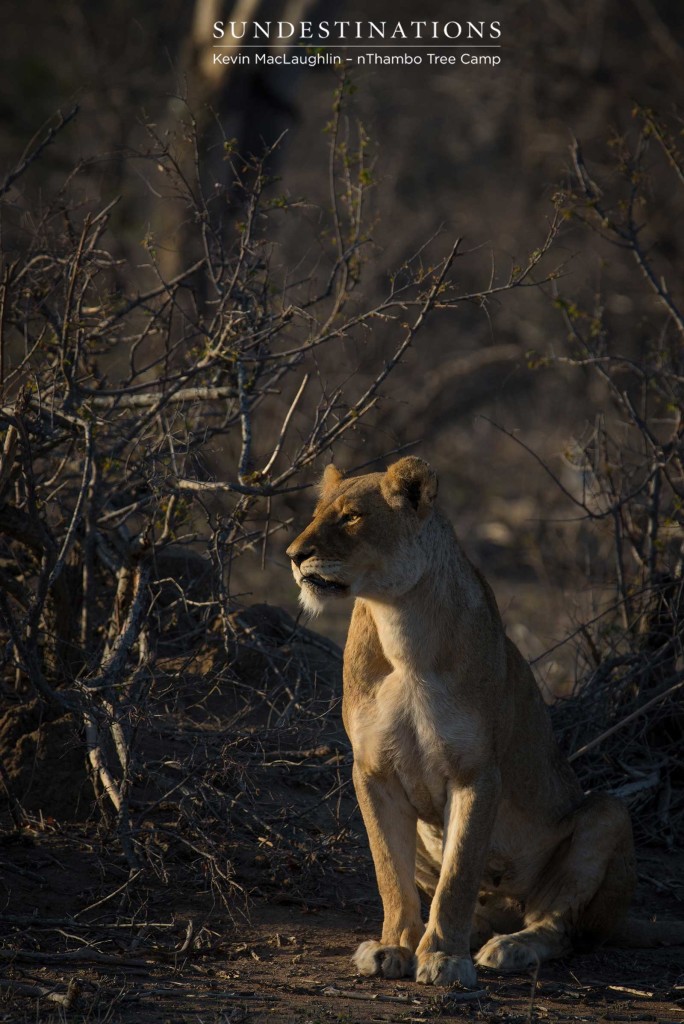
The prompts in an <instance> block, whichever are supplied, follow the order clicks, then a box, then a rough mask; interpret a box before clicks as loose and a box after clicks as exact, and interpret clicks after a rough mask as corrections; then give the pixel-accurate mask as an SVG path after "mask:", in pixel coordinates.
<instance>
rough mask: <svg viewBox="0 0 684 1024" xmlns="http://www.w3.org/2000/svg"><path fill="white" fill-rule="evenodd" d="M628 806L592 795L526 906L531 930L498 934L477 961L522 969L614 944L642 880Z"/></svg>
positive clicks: (506, 969)
mask: <svg viewBox="0 0 684 1024" xmlns="http://www.w3.org/2000/svg"><path fill="white" fill-rule="evenodd" d="M635 877H636V876H635V870H634V848H633V843H632V828H631V824H630V820H629V814H628V812H627V810H626V808H625V807H624V806H623V804H622V803H620V801H619V800H616V799H615V798H614V797H610V796H607V795H603V794H594V795H592V796H590V797H588V798H587V799H586V800H585V801H584V803H583V804H582V805H581V807H580V808H579V809H578V810H577V811H576V812H575V814H574V824H573V828H572V832H571V833H570V834H569V836H568V838H567V839H566V840H564V841H563V843H561V845H560V846H559V847H558V849H557V850H556V852H555V854H554V855H553V857H552V858H551V860H550V862H549V864H548V865H547V867H546V868H545V870H544V871H543V872H542V874H541V876H540V879H539V881H538V883H537V885H536V887H535V889H534V890H533V891H532V892H531V893H530V894H529V896H528V898H527V900H526V901H525V927H524V928H522V929H521V930H520V931H517V932H513V933H512V934H510V935H497V936H494V938H492V939H490V940H489V941H488V942H487V943H485V945H484V946H483V947H482V949H481V950H480V952H479V955H478V957H477V963H478V964H480V965H481V966H483V967H491V968H493V969H495V970H499V971H519V970H526V969H528V968H531V967H534V966H536V965H537V964H539V963H543V962H544V961H545V960H553V959H555V958H557V957H560V956H564V955H565V954H566V953H569V952H570V951H571V949H572V948H573V946H575V945H587V944H590V945H596V944H597V943H599V942H602V941H604V940H605V939H607V938H608V937H609V936H610V934H611V932H612V931H613V930H614V929H615V927H616V926H617V925H618V924H619V923H620V921H621V920H622V918H623V917H624V916H625V914H626V912H627V908H628V906H629V902H630V899H631V897H632V891H633V889H634V882H635Z"/></svg>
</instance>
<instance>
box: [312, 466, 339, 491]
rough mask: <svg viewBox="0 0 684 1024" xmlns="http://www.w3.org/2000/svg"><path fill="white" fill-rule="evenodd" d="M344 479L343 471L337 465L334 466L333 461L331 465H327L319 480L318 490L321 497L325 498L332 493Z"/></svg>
mask: <svg viewBox="0 0 684 1024" xmlns="http://www.w3.org/2000/svg"><path fill="white" fill-rule="evenodd" d="M343 480H344V473H341V472H340V470H339V469H338V468H337V466H333V464H332V462H331V463H330V465H329V466H326V467H325V469H324V470H323V476H322V477H321V479H320V480H319V481H318V486H317V488H316V489H317V491H318V497H319V498H325V497H326V496H327V495H328V494H332V492H333V491H334V490H335V488H336V487H339V485H340V484H341V482H342V481H343Z"/></svg>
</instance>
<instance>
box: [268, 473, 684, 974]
mask: <svg viewBox="0 0 684 1024" xmlns="http://www.w3.org/2000/svg"><path fill="white" fill-rule="evenodd" d="M436 496H437V477H436V475H435V473H434V472H433V470H432V469H431V468H430V466H429V465H428V464H427V463H426V462H423V461H422V460H421V459H418V458H412V457H411V458H403V459H400V460H399V461H398V462H396V463H395V464H394V465H393V466H391V467H390V468H389V469H388V470H387V472H386V473H369V474H367V475H364V476H358V477H351V478H349V479H345V478H344V477H343V475H342V474H341V473H340V472H339V471H338V470H337V469H336V468H335V467H334V466H329V467H328V468H327V469H326V471H325V473H324V475H323V479H322V481H321V485H320V499H319V502H318V504H317V506H316V510H315V513H314V518H313V520H312V522H311V524H310V525H309V526H307V528H306V529H305V530H304V531H303V533H301V534H300V535H299V537H297V539H296V540H295V541H294V542H293V543H292V544H291V545H290V546H289V548H288V550H287V554H288V556H289V557H290V558H291V560H292V569H293V573H294V576H295V579H296V581H297V583H298V584H299V586H300V588H301V594H300V599H301V603H302V605H303V606H304V608H305V609H307V610H308V611H309V612H311V613H316V612H317V611H319V610H320V608H321V607H322V606H323V604H324V603H325V602H326V601H329V600H332V599H335V598H340V597H345V596H347V595H351V596H353V597H355V598H356V601H355V604H354V611H353V614H352V620H351V626H350V628H349V636H348V639H347V644H346V647H345V652H344V702H343V717H344V723H345V728H346V730H347V732H348V734H349V738H350V740H351V743H352V746H353V750H354V769H353V778H354V786H355V788H356V793H357V796H358V800H359V804H360V806H361V811H362V813H363V819H364V822H365V825H366V829H367V831H368V839H369V842H370V847H371V852H372V855H373V861H374V863H375V871H376V875H377V881H378V888H379V890H380V896H381V898H382V903H383V909H384V924H383V929H382V937H381V939H380V941H379V942H377V941H374V940H370V941H367V942H363V943H362V944H361V945H360V946H359V948H358V950H357V951H356V954H355V956H354V962H355V964H356V966H357V968H358V970H359V971H360V973H361V974H366V975H374V974H382V975H384V977H386V978H399V977H402V976H406V975H408V976H412V975H413V974H414V972H415V978H416V980H417V981H420V982H424V983H428V984H429V983H433V984H440V985H448V984H451V983H453V982H460V983H461V984H463V985H466V986H473V985H475V983H476V975H475V968H474V966H473V961H472V958H471V949H477V950H479V952H478V954H477V963H478V964H481V965H483V966H486V967H493V968H496V969H497V970H500V971H509V970H520V969H525V968H529V967H530V966H533V965H536V964H538V963H539V962H541V961H544V960H548V959H550V958H553V957H558V956H561V955H563V954H565V953H567V952H568V951H569V950H570V949H571V948H572V946H573V944H574V943H576V942H580V941H581V942H582V944H586V943H596V942H600V941H602V940H605V939H610V938H611V937H612V938H619V939H620V940H621V941H622V942H623V943H625V942H626V943H628V944H643V945H653V944H655V943H656V942H673V943H674V942H677V941H683V940H684V929H683V928H682V926H681V925H678V924H677V923H673V924H672V925H670V926H669V930H668V926H663V925H661V926H660V927H659V928H658V927H657V926H651V928H650V931H649V927H648V925H647V924H646V922H644V923H639V922H632V923H631V924H630V923H629V922H627V920H626V912H627V907H628V905H629V902H630V897H631V895H632V889H633V886H634V881H635V869H634V848H633V843H632V831H631V826H630V821H629V815H628V813H627V811H626V809H625V808H624V807H623V805H622V804H621V803H620V802H619V801H618V800H616V799H615V798H613V797H610V796H607V795H598V794H597V795H592V796H589V797H585V796H583V794H582V790H581V789H580V786H579V783H578V781H577V778H576V777H575V775H574V773H573V771H572V769H571V768H570V766H569V765H568V764H567V762H566V761H565V760H564V759H563V757H562V756H561V754H560V751H559V749H558V747H557V746H556V743H555V740H554V738H553V735H552V732H551V725H550V720H549V715H548V712H547V710H546V707H545V705H544V702H543V700H542V698H541V696H540V693H539V690H538V688H537V686H536V684H535V681H534V678H533V676H532V673H531V671H530V669H529V667H528V665H527V663H526V662H525V661H524V659H523V657H522V656H521V654H520V653H519V651H518V650H517V648H516V647H515V645H514V644H513V643H512V642H511V641H510V640H509V639H508V638H507V637H506V635H505V633H504V628H503V625H502V622H501V618H500V616H499V611H498V609H497V606H496V601H495V599H494V595H493V593H492V591H491V589H490V587H489V585H488V584H487V582H486V581H485V580H484V578H483V577H482V575H481V574H480V573H479V572H478V570H477V569H475V568H474V566H473V565H472V564H471V563H470V562H469V561H468V559H467V558H466V556H465V554H464V553H463V551H462V549H461V547H460V545H459V543H458V541H457V540H456V537H455V535H454V531H453V529H452V527H451V524H450V523H449V522H448V520H447V519H446V518H445V516H444V515H443V514H442V513H441V512H440V511H439V510H438V509H437V508H436V507H435V498H436ZM417 885H418V886H420V888H422V889H423V890H424V891H425V892H426V893H427V894H428V895H429V896H431V897H432V903H431V907H430V915H429V920H428V923H427V926H425V925H424V924H423V921H422V919H421V911H420V901H419V896H418V889H417V888H416V886H417Z"/></svg>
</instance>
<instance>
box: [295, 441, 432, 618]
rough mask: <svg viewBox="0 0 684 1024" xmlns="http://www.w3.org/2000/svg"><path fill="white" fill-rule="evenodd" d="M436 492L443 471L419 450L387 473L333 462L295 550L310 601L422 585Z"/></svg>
mask: <svg viewBox="0 0 684 1024" xmlns="http://www.w3.org/2000/svg"><path fill="white" fill-rule="evenodd" d="M436 495H437V477H436V475H435V473H434V472H433V470H432V469H431V468H430V466H429V465H428V464H427V462H424V461H423V460H422V459H417V458H415V457H413V456H409V457H408V458H404V459H400V460H399V462H395V463H394V465H392V466H390V468H389V469H388V470H387V472H386V473H367V474H365V475H364V476H354V477H349V478H345V477H344V476H343V474H342V473H340V471H339V470H338V469H336V468H335V466H328V467H327V468H326V470H325V472H324V474H323V477H322V479H321V482H320V485H319V500H318V504H317V505H316V508H315V510H314V516H313V519H312V521H311V523H310V524H309V525H308V526H307V528H306V529H305V530H304V531H303V532H302V533H300V535H299V536H298V537H297V539H296V540H294V541H293V542H292V544H290V546H289V548H288V549H287V555H288V557H289V558H290V559H291V560H292V572H293V574H294V578H295V580H296V581H297V583H298V584H299V587H300V588H301V590H300V601H301V604H302V605H303V607H304V608H305V609H306V610H307V611H308V612H310V613H312V614H316V613H317V612H319V611H320V610H321V608H322V607H323V604H324V602H325V601H326V600H330V599H334V598H340V597H347V596H353V597H368V598H381V597H382V596H398V595H399V594H402V593H405V592H406V591H407V590H409V589H410V588H411V587H412V586H414V584H415V583H416V582H417V581H418V580H419V579H420V577H421V575H422V574H423V572H424V571H425V566H426V555H425V549H424V546H423V545H422V544H421V535H422V532H423V530H424V528H425V525H426V523H427V522H428V521H429V518H430V516H431V514H432V507H433V503H434V500H435V497H436Z"/></svg>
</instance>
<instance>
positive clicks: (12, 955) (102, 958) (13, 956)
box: [0, 949, 154, 969]
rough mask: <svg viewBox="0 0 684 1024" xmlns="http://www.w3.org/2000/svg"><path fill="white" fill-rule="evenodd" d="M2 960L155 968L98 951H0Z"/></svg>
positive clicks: (149, 964)
mask: <svg viewBox="0 0 684 1024" xmlns="http://www.w3.org/2000/svg"><path fill="white" fill-rule="evenodd" d="M0 960H10V961H12V962H14V963H28V964H55V963H56V964H61V963H71V962H73V961H79V960H87V961H89V962H90V963H95V964H110V965H111V964H113V965H115V966H116V967H145V968H147V969H149V968H150V967H153V966H154V964H153V963H152V962H151V961H149V960H134V959H131V958H126V957H119V956H110V955H109V954H107V953H100V952H99V950H96V949H91V950H88V949H70V950H67V951H66V952H65V953H38V952H33V951H31V952H29V951H28V950H26V949H0Z"/></svg>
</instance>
